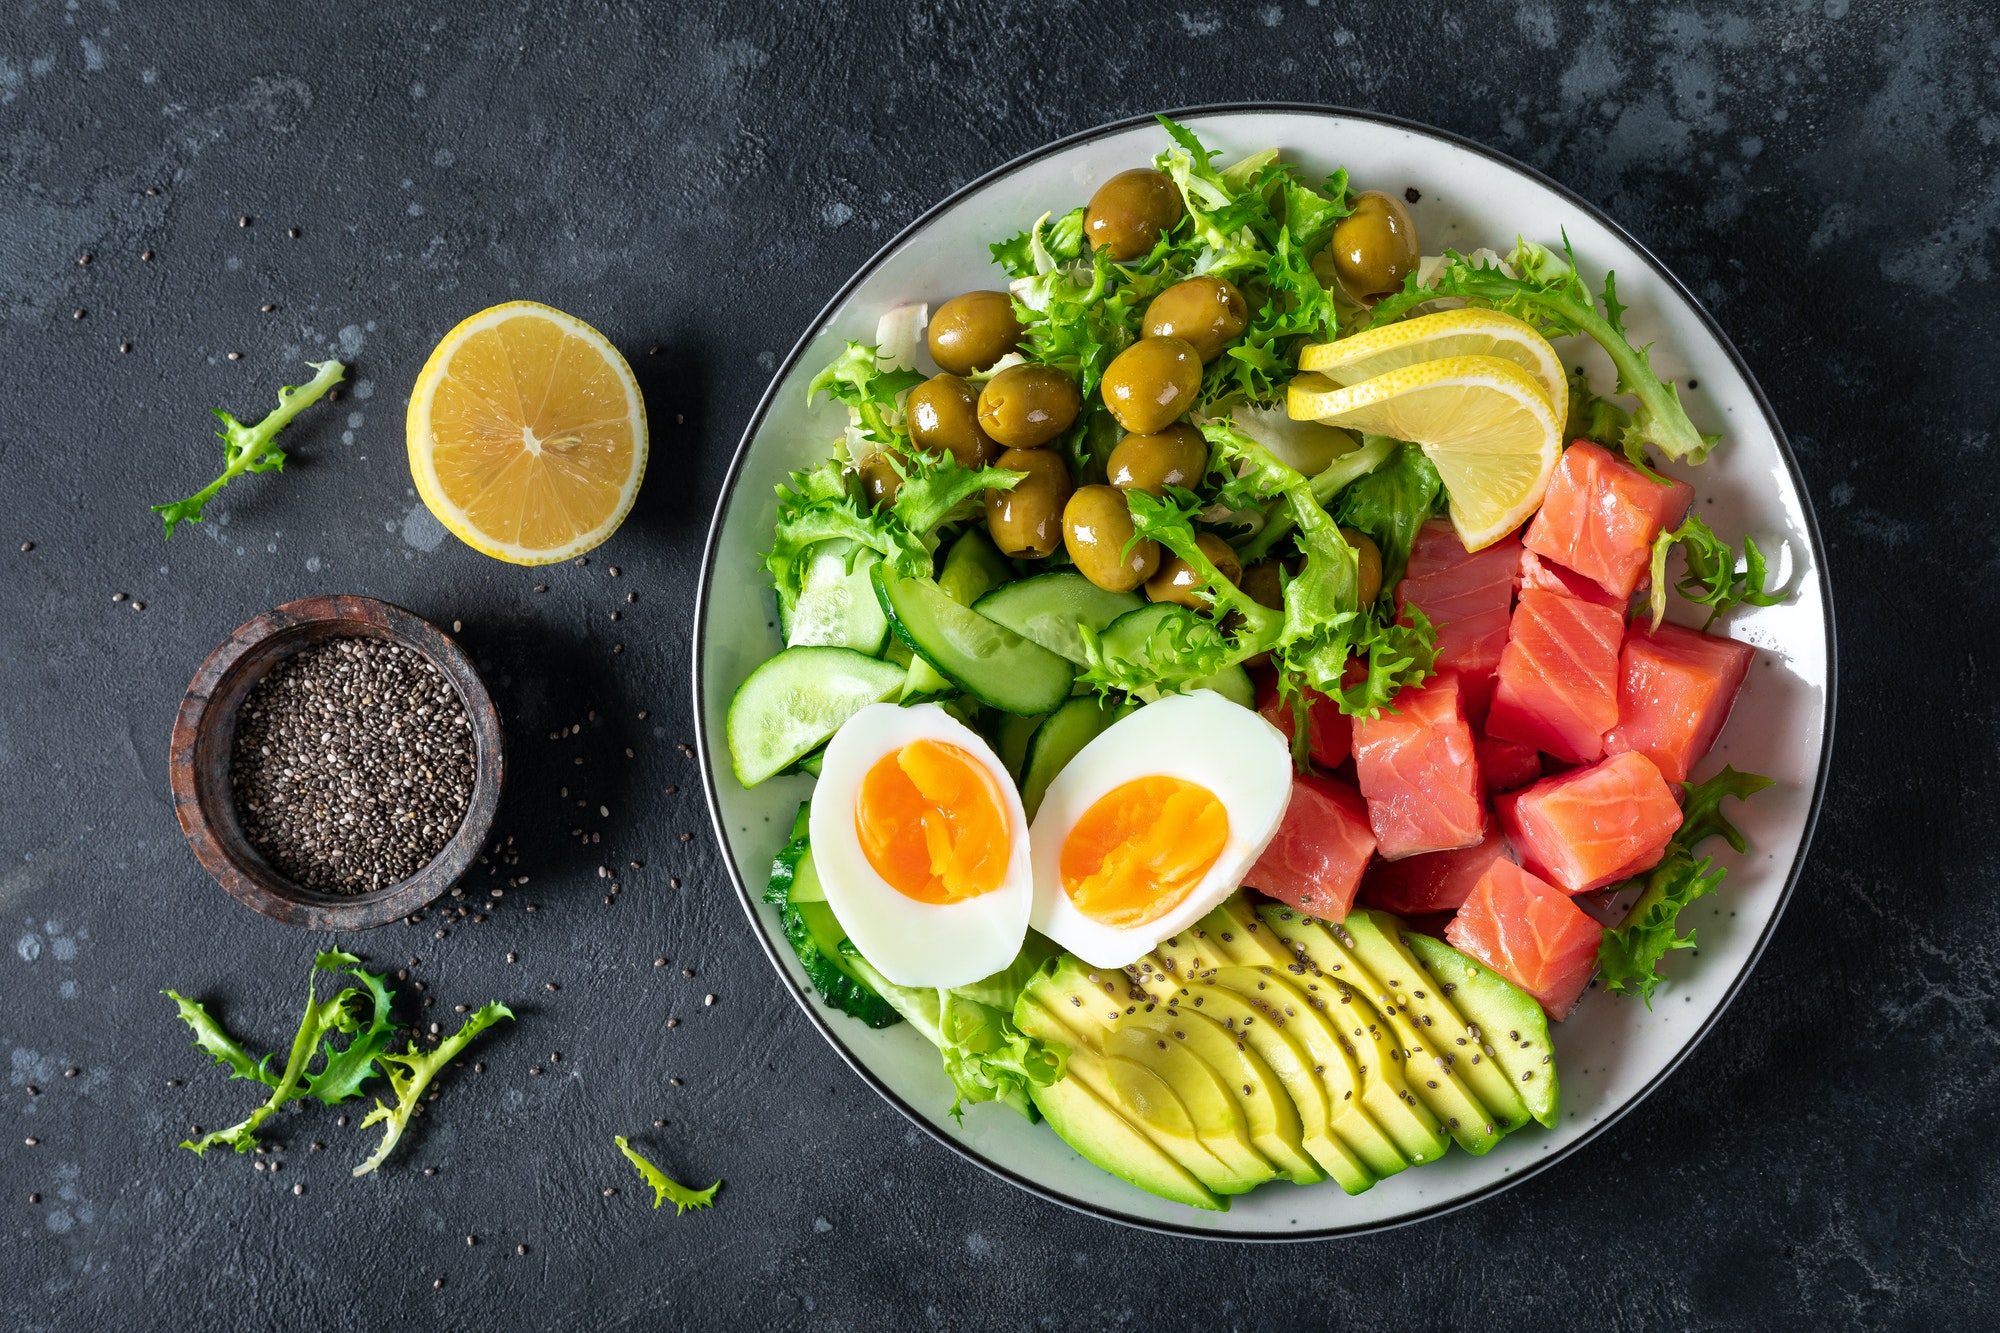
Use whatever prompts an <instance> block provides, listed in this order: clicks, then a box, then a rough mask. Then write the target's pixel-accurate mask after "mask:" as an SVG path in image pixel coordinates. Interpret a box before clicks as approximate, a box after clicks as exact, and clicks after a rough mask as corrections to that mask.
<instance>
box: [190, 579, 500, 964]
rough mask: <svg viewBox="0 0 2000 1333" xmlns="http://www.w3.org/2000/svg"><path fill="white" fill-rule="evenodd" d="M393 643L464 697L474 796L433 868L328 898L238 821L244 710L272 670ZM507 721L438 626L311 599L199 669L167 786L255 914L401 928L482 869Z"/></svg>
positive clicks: (257, 626)
mask: <svg viewBox="0 0 2000 1333" xmlns="http://www.w3.org/2000/svg"><path fill="white" fill-rule="evenodd" d="M337 638H370V639H387V640H388V641H389V642H391V643H395V644H399V645H401V646H402V647H404V648H407V649H409V650H410V651H411V652H413V653H417V654H419V655H420V656H422V657H423V658H424V660H426V661H428V662H429V663H430V664H431V665H432V666H434V667H436V668H437V669H438V670H439V671H440V672H441V673H443V675H444V678H445V679H446V680H448V681H450V682H451V687H452V689H454V690H456V691H457V692H458V698H459V702H460V703H461V704H463V705H464V707H465V716H466V719H467V721H469V722H470V723H471V724H472V739H473V745H474V761H473V762H474V775H473V783H472V800H471V803H470V804H469V805H468V806H467V807H466V811H465V818H464V820H463V822H461V823H460V825H459V827H458V833H457V834H456V835H455V836H454V837H453V838H452V840H451V841H450V842H448V843H446V844H445V847H444V850H443V851H441V852H439V853H438V854H437V856H436V857H435V858H434V859H433V860H432V861H431V863H430V864H429V865H427V866H425V867H424V868H423V869H422V870H419V871H418V872H417V873H416V874H414V875H412V876H410V877H409V878H408V879H406V880H403V881H402V882H400V883H397V884H392V885H390V886H389V887H388V888H386V889H375V890H372V891H370V892H367V893H357V894H354V895H352V896H349V895H346V894H333V893H321V892H319V891H317V890H315V889H308V888H306V887H304V886H303V885H300V884H296V883H294V882H293V881H292V880H290V879H288V878H286V877H285V876H284V875H282V874H280V873H279V872H278V870H277V869H276V868H275V867H274V866H272V865H271V863H270V862H269V861H267V860H266V859H265V858H264V855H263V853H261V852H259V851H258V850H257V849H256V848H255V847H253V846H251V844H250V840H249V839H248V838H247V837H245V836H244V833H243V825H242V822H241V821H240V820H239V819H238V818H237V815H236V798H235V794H234V793H233V792H232V791H231V790H230V786H229V755H230V749H231V746H232V745H233V743H234V741H235V738H236V710H237V708H238V707H239V706H240V705H241V704H242V702H243V699H244V696H246V695H247V694H249V693H250V690H251V689H252V687H254V686H255V685H256V684H257V682H258V681H260V680H262V679H263V678H264V673H265V672H267V671H269V670H270V669H271V668H272V667H273V666H275V665H277V664H278V663H279V662H282V661H284V660H285V659H286V658H288V657H290V656H292V655H293V654H294V653H297V652H300V651H301V650H303V649H306V648H310V647H312V646H313V645H314V644H317V643H322V642H324V641H325V640H327V639H337ZM503 751H504V746H503V741H502V736H501V731H500V714H499V712H498V711H497V710H496V709H495V708H494V707H493V699H492V697H491V696H490V695H488V694H487V693H486V686H485V684H484V682H482V681H481V680H480V679H479V673H478V672H477V671H476V670H474V669H473V666H472V660H471V659H470V658H468V657H467V656H466V655H465V652H464V650H463V649H461V648H460V647H459V646H458V645H457V644H456V643H454V642H452V641H451V639H450V638H448V637H446V635H445V634H444V632H443V631H441V630H440V629H438V627H437V626H435V625H433V624H431V623H430V622H429V621H427V620H424V619H423V618H422V617H420V616H416V615H412V614H411V613H410V612H408V611H405V610H404V609H403V608H402V607H400V606H391V605H390V604H389V603H387V602H378V601H376V600H375V599H374V598H372V597H345V596H342V597H306V598H302V599H300V600H299V601H296V602H287V603H285V604H284V605H283V606H281V607H278V608H277V609H275V610H272V611H266V612H265V613H264V614H263V615H261V616H258V617H257V618H256V619H255V620H252V621H250V622H249V623H248V624H246V625H243V626H242V627H240V628H239V629H238V630H237V631H236V632H235V633H234V634H232V635H230V636H229V638H228V640H227V641H226V642H224V643H223V644H222V645H221V646H220V647H218V648H217V649H216V650H215V651H214V652H212V653H210V654H209V655H208V660H207V661H205V662H203V663H202V664H201V669H200V670H199V671H197V672H195V673H194V679H193V681H191V682H189V684H188V688H187V694H186V696H185V697H183V698H182V700H181V707H180V712H179V714H178V715H177V716H176V717H175V718H174V738H173V746H172V750H171V751H170V755H169V760H168V768H169V779H170V782H171V784H172V787H173V793H174V813H175V814H176V815H178V816H179V818H180V821H181V831H182V832H184V833H185V834H187V840H188V846H189V847H191V848H193V849H194V855H195V859H196V860H198V861H200V862H201V864H202V868H203V869H205V870H207V871H208V873H209V874H211V875H213V876H215V882H216V883H218V884H220V885H221V886H222V887H223V888H225V889H227V890H228V891H229V895H230V896H231V897H232V898H234V899H236V901H238V902H240V903H242V904H243V905H244V906H246V907H254V908H255V909H256V910H258V911H259V912H262V913H263V914H264V915H265V916H268V917H270V918H271V919H272V920H274V921H282V922H284V923H285V924H286V925H288V926H304V927H305V928H306V929H308V930H365V929H367V928H368V927H371V926H380V925H386V924H387V923H389V922H391V921H397V920H401V919H402V918H403V917H406V916H408V915H409V914H410V913H412V912H415V911H417V910H418V909H420V908H422V907H424V906H426V905H428V904H429V903H431V902H432V901H433V900H435V899H436V898H437V897H438V896H439V895H441V894H443V893H444V892H445V891H446V890H447V889H449V888H451V886H452V885H453V884H455V883H457V882H458V879H459V877H460V876H462V875H463V874H465V872H466V870H467V869H469V868H470V867H471V865H472V862H473V859H474V858H475V857H477V856H478V855H479V849H480V847H481V846H482V845H484V843H485V842H486V837H487V835H488V834H489V833H491V832H492V831H493V816H494V814H495V812H496V811H498V810H499V808H500V784H501V780H502V778H503V777H504V775H505V772H506V761H505V755H504V752H503Z"/></svg>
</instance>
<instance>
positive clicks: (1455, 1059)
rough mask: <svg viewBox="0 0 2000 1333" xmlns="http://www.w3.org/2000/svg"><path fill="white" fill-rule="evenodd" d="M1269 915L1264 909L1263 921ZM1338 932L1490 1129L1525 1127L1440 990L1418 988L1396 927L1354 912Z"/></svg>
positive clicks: (1514, 1095)
mask: <svg viewBox="0 0 2000 1333" xmlns="http://www.w3.org/2000/svg"><path fill="white" fill-rule="evenodd" d="M1273 910H1274V909H1266V911H1265V912H1264V916H1265V919H1266V920H1269V919H1270V917H1271V915H1272V911H1273ZM1275 910H1277V911H1284V910H1289V909H1285V908H1277V909H1275ZM1341 927H1342V928H1343V929H1344V930H1346V932H1347V933H1348V934H1349V935H1350V936H1351V937H1352V938H1353V941H1354V943H1353V946H1352V947H1353V948H1354V950H1355V952H1356V953H1357V954H1359V955H1360V956H1361V958H1362V960H1363V961H1364V962H1368V963H1369V968H1370V970H1371V971H1373V972H1374V973H1375V976H1376V977H1377V979H1379V980H1381V981H1382V982H1383V984H1385V985H1386V986H1388V987H1389V989H1390V993H1391V994H1393V995H1394V996H1395V997H1396V999H1395V1004H1396V1007H1397V1008H1399V1009H1402V1010H1405V1011H1406V1012H1408V1013H1409V1015H1410V1016H1411V1018H1412V1019H1414V1020H1415V1021H1416V1022H1418V1023H1419V1024H1421V1025H1422V1027H1423V1029H1424V1035H1425V1036H1426V1037H1427V1038H1428V1039H1429V1044H1430V1046H1431V1048H1432V1049H1433V1051H1435V1052H1436V1053H1437V1054H1440V1055H1443V1056H1444V1057H1445V1059H1446V1061H1447V1062H1448V1063H1449V1064H1450V1065H1451V1067H1452V1069H1453V1070H1454V1071H1455V1072H1456V1073H1457V1074H1458V1076H1459V1077H1460V1078H1461V1079H1463V1080H1464V1082H1465V1086H1466V1088H1467V1090H1469V1091H1470V1092H1471V1093H1472V1095H1473V1096H1475V1097H1477V1098H1478V1099H1479V1103H1480V1105H1482V1106H1484V1107H1485V1108H1486V1110H1487V1111H1488V1113H1490V1114H1491V1115H1492V1116H1493V1117H1494V1126H1495V1128H1497V1129H1499V1130H1500V1131H1501V1132H1502V1133H1505V1132H1507V1131H1509V1130H1515V1129H1519V1128H1521V1126H1523V1125H1525V1124H1527V1123H1528V1118H1529V1115H1528V1107H1527V1104H1526V1103H1525V1102H1524V1101H1523V1100H1522V1099H1521V1094H1520V1093H1519V1092H1518V1091H1517V1090H1516V1089H1515V1087H1514V1081H1513V1080H1511V1079H1509V1078H1508V1077H1507V1073H1506V1071H1505V1070H1503V1069H1501V1068H1500V1066H1499V1063H1498V1062H1497V1061H1494V1060H1489V1059H1487V1058H1486V1057H1485V1056H1484V1054H1483V1053H1482V1052H1481V1050H1480V1045H1479V1041H1478V1037H1477V1035H1476V1034H1475V1033H1473V1032H1472V1030H1471V1026H1470V1025H1469V1024H1468V1022H1467V1021H1466V1019H1465V1017H1464V1015H1463V1014H1462V1013H1461V1012H1460V1010H1459V1008H1458V1006H1457V1005H1455V1004H1454V1003H1452V1001H1451V999H1450V997H1448V996H1447V995H1446V994H1445V993H1444V988H1443V987H1442V986H1429V987H1426V986H1425V985H1424V980H1423V973H1422V970H1421V969H1422V967H1423V964H1421V963H1420V962H1418V961H1417V956H1416V955H1415V954H1413V953H1411V952H1410V949H1409V946H1408V945H1407V944H1406V943H1405V942H1404V938H1403V937H1404V935H1405V934H1406V931H1405V928H1404V926H1403V923H1402V921H1401V920H1399V919H1398V918H1396V917H1393V916H1391V915H1389V913H1387V912H1377V911H1373V910H1370V909H1368V908H1360V909H1358V910H1356V911H1353V912H1350V913H1348V915H1347V919H1346V920H1345V921H1343V922H1341ZM1377 959H1379V960H1380V961H1379V962H1377V961H1375V960H1377Z"/></svg>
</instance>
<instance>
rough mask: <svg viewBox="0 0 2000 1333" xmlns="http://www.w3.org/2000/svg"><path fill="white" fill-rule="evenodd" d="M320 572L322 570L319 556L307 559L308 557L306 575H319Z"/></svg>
mask: <svg viewBox="0 0 2000 1333" xmlns="http://www.w3.org/2000/svg"><path fill="white" fill-rule="evenodd" d="M319 570H320V559H319V557H318V556H316V555H309V556H307V557H306V573H308V574H317V573H319Z"/></svg>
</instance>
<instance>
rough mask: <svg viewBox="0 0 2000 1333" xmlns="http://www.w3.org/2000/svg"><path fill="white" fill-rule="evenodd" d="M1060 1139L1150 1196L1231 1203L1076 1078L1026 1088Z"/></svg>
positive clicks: (1218, 1206)
mask: <svg viewBox="0 0 2000 1333" xmlns="http://www.w3.org/2000/svg"><path fill="white" fill-rule="evenodd" d="M1028 1095H1029V1096H1030V1097H1031V1098H1033V1099H1034V1103H1035V1108H1036V1109H1037V1110H1039V1111H1040V1112H1041V1113H1042V1118H1043V1119H1044V1120H1046V1121H1048V1122H1049V1128H1050V1129H1053V1130H1054V1131H1055V1132H1056V1137H1057V1138H1059V1139H1061V1140H1062V1141H1063V1142H1064V1143H1067V1144H1068V1145H1069V1146H1070V1147H1072V1148H1074V1149H1076V1151H1077V1153H1078V1154H1079V1155H1081V1156H1082V1158H1083V1159H1084V1160H1085V1161H1087V1162H1089V1163H1090V1164H1091V1165H1092V1166H1095V1167H1096V1168H1097V1169H1098V1170H1100V1171H1108V1172H1109V1173H1111V1174H1112V1175H1114V1176H1116V1177H1118V1178H1119V1179H1120V1180H1122V1181H1124V1182H1126V1183H1127V1184H1129V1185H1136V1186H1138V1187H1139V1188H1140V1189H1142V1190H1144V1191H1146V1193H1148V1194H1154V1195H1158V1196H1159V1197H1160V1198H1162V1199H1170V1200H1172V1201H1173V1202H1175V1203H1184V1204H1186V1205H1187V1206H1188V1207H1190V1208H1206V1209H1209V1210H1211V1211H1216V1212H1219V1211H1221V1210H1223V1209H1225V1208H1227V1207H1228V1206H1229V1204H1228V1202H1227V1201H1226V1200H1224V1199H1223V1198H1221V1197H1220V1196H1219V1195H1217V1194H1216V1193H1215V1192H1214V1191H1213V1190H1211V1189H1209V1188H1208V1186H1206V1185H1204V1184H1202V1183H1201V1182H1200V1181H1199V1180H1197V1179H1195V1177H1194V1176H1193V1174H1192V1173H1190V1172H1189V1171H1188V1169H1187V1168H1186V1167H1184V1166H1182V1165H1181V1164H1180V1163H1179V1162H1176V1161H1175V1160H1174V1159H1173V1158H1172V1157H1170V1156H1168V1155H1167V1154H1166V1153H1165V1152H1163V1151H1161V1150H1160V1149H1159V1148H1158V1147H1157V1146H1155V1145H1154V1143H1153V1141H1152V1140H1151V1139H1149V1138H1147V1137H1146V1136H1145V1135H1144V1134H1143V1133H1141V1132H1140V1131H1139V1130H1137V1129H1135V1128H1134V1127H1133V1126H1132V1124H1131V1122H1130V1121H1128V1120H1127V1119H1126V1118H1125V1117H1124V1116H1123V1115H1121V1114H1120V1113H1119V1112H1118V1111H1117V1110H1116V1109H1115V1108H1114V1107H1112V1106H1111V1104H1110V1103H1108V1102H1106V1101H1105V1100H1104V1099H1103V1098H1102V1097H1099V1096H1098V1095H1097V1094H1096V1093H1094V1092H1092V1091H1091V1090H1090V1089H1089V1088H1087V1087H1085V1086H1084V1085H1083V1082H1082V1080H1080V1079H1074V1078H1062V1079H1057V1080H1056V1081H1055V1082H1054V1083H1048V1084H1036V1085H1034V1086H1032V1087H1030V1088H1029V1089H1028Z"/></svg>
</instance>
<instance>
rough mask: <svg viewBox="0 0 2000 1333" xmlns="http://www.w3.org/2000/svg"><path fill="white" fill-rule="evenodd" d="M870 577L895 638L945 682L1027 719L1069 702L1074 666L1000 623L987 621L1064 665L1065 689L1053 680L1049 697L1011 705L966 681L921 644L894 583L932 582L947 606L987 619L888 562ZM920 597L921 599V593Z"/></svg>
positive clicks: (1002, 710) (999, 631)
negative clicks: (1057, 688) (903, 575)
mask: <svg viewBox="0 0 2000 1333" xmlns="http://www.w3.org/2000/svg"><path fill="white" fill-rule="evenodd" d="M869 576H870V577H871V578H872V579H873V580H874V581H875V595H876V597H877V598H879V599H880V600H881V603H882V612H883V614H884V615H886V616H888V618H889V632H890V633H891V634H892V635H894V636H895V637H896V638H897V639H899V640H901V641H902V642H903V643H905V644H907V645H908V646H909V649H910V651H911V652H912V653H913V654H915V655H916V656H917V657H918V658H919V659H921V660H923V661H925V662H928V663H930V665H931V667H932V669H933V670H935V671H936V672H937V674H938V675H939V676H941V677H943V678H944V679H945V680H948V681H950V682H951V683H952V684H953V685H954V686H956V687H957V688H958V689H959V690H960V691H961V692H962V693H964V694H967V695H969V696H971V697H972V698H973V699H975V700H977V701H978V702H980V703H982V704H985V705H986V706H987V707H989V708H997V709H999V710H1000V711H1001V712H1003V713H1015V714H1018V715H1020V716H1023V717H1028V716H1033V715H1034V714H1036V713H1048V712H1053V711H1054V710H1055V709H1056V708H1057V707H1058V706H1060V704H1061V703H1062V701H1063V700H1064V699H1067V698H1068V697H1069V691H1070V687H1071V685H1072V683H1073V681H1074V678H1075V673H1074V670H1073V668H1072V666H1071V664H1070V663H1069V662H1068V661H1067V660H1065V659H1064V658H1063V657H1062V656H1061V655H1060V654H1057V653H1052V652H1050V651H1049V650H1048V649H1046V648H1044V647H1042V646H1041V645H1040V644H1038V643H1035V642H1033V641H1032V640H1029V639H1026V638H1022V637H1021V636H1020V635H1018V634H1015V633H1014V631H1013V630H1010V629H1008V628H1007V627H1006V626H1005V625H1002V624H1000V623H999V622H997V621H987V623H988V624H990V625H992V627H993V629H994V630H995V631H997V632H998V633H1000V634H1003V635H1012V636H1013V637H1014V638H1015V639H1016V640H1018V641H1019V642H1020V645H1021V646H1022V647H1023V648H1025V649H1027V650H1028V652H1029V653H1030V654H1041V655H1042V656H1044V657H1047V658H1049V659H1050V660H1051V661H1054V662H1058V663H1061V665H1062V673H1063V681H1062V689H1061V692H1060V693H1057V692H1055V690H1054V689H1053V677H1051V682H1052V688H1051V689H1050V690H1049V691H1048V692H1047V695H1048V697H1046V698H1043V697H1039V696H1038V697H1036V698H1033V699H1027V700H1021V699H1018V698H1017V699H1016V700H1014V701H1013V702H1008V701H1004V700H1001V699H998V698H995V697H994V691H992V690H990V689H982V688H979V687H977V686H976V685H975V683H974V682H972V681H970V680H968V679H966V677H965V676H964V675H963V674H961V673H955V672H953V671H952V670H951V669H950V668H949V667H947V666H946V665H945V664H943V663H942V662H939V661H938V660H937V658H936V656H935V655H934V653H935V651H936V650H935V649H933V650H929V651H927V650H926V649H925V648H924V646H923V644H922V643H921V642H920V638H921V636H920V635H918V634H917V633H916V632H915V631H914V630H912V629H911V628H910V626H909V624H908V623H907V622H906V620H905V618H904V615H903V613H902V612H900V611H898V610H897V607H896V594H895V593H894V592H893V591H892V588H891V583H892V581H893V582H897V583H919V582H927V583H931V587H932V590H933V591H935V592H936V593H937V594H938V596H939V597H940V598H942V599H943V600H944V602H945V604H946V605H947V606H949V607H952V608H954V609H955V610H960V611H963V612H964V613H965V614H967V615H970V616H973V617H976V618H978V619H980V620H985V617H984V616H980V615H979V613H978V612H977V611H974V610H972V609H971V608H970V607H961V606H959V604H958V603H957V602H955V601H952V600H951V598H950V597H948V596H947V595H946V594H945V593H944V590H943V589H941V588H938V587H937V585H936V584H935V583H934V582H931V581H930V580H918V579H903V578H900V577H899V576H898V575H897V574H895V573H894V571H892V570H890V569H889V562H888V561H883V562H882V563H880V564H878V565H876V566H875V567H874V568H873V569H872V570H870V571H869ZM918 595H919V596H921V594H918ZM1016 704H1018V705H1019V706H1018V707H1017V706H1016Z"/></svg>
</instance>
